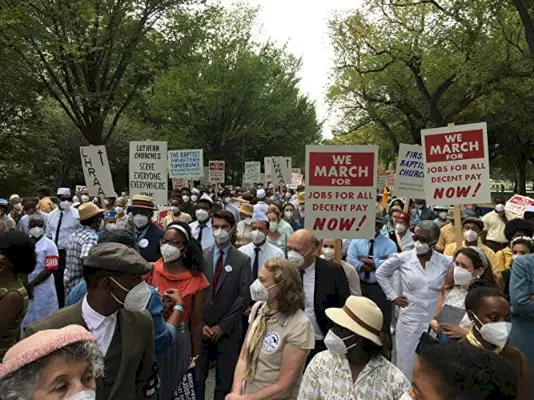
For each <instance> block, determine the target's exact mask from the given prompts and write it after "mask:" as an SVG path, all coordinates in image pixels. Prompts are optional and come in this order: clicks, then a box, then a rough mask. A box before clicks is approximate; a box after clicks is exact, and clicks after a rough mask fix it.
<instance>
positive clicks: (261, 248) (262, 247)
mask: <svg viewBox="0 0 534 400" xmlns="http://www.w3.org/2000/svg"><path fill="white" fill-rule="evenodd" d="M268 247H269V242H267V239H265V242H264V243H263V244H262V245H261V246H256V245H254V247H253V249H258V248H259V249H260V251H263V252H266V251H267V248H268Z"/></svg>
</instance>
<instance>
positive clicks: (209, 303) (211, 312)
mask: <svg viewBox="0 0 534 400" xmlns="http://www.w3.org/2000/svg"><path fill="white" fill-rule="evenodd" d="M235 227H236V222H235V217H234V215H233V214H232V213H231V212H229V211H224V210H223V211H219V212H217V213H215V214H214V215H213V217H212V232H213V239H214V241H215V246H214V247H211V248H209V249H207V250H205V251H204V260H205V262H206V269H205V271H204V273H205V275H206V278H208V281H209V282H210V287H209V288H208V290H207V293H206V303H205V308H204V322H205V325H204V328H203V329H202V338H203V348H202V355H201V361H200V362H201V368H200V370H201V375H202V376H200V377H199V379H198V381H199V389H200V396H199V397H200V399H204V398H205V397H209V396H205V381H206V378H207V376H208V372H209V363H210V360H216V361H217V378H216V382H217V384H216V386H215V397H214V399H215V400H224V398H225V397H226V395H227V394H228V393H230V391H231V389H232V383H233V377H234V369H235V365H236V364H237V360H238V358H239V351H240V346H239V345H240V340H241V335H242V329H243V324H242V320H241V316H242V315H243V313H244V311H245V307H246V305H247V304H248V302H249V300H250V290H249V286H250V285H251V284H252V264H251V260H250V257H248V256H247V255H245V254H243V253H241V252H240V251H239V250H237V249H236V248H235V247H234V245H233V241H234V240H233V239H235Z"/></svg>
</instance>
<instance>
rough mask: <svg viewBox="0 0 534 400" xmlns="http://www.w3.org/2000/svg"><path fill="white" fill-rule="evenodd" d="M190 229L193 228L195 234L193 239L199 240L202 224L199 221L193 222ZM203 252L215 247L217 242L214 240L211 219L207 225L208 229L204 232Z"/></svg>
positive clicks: (192, 231)
mask: <svg viewBox="0 0 534 400" xmlns="http://www.w3.org/2000/svg"><path fill="white" fill-rule="evenodd" d="M189 227H190V228H191V233H192V234H193V237H194V238H195V239H198V235H199V234H200V224H199V222H198V221H195V222H191V223H190V224H189ZM200 244H201V245H202V250H207V249H209V248H210V247H213V246H215V240H214V239H213V233H212V232H211V218H210V220H209V221H208V222H207V223H206V227H205V228H204V229H203V231H202V243H200Z"/></svg>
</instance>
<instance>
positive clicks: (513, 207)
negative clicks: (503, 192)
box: [504, 194, 534, 218]
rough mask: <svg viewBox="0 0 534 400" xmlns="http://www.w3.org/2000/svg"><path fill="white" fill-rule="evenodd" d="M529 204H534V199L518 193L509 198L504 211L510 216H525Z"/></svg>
mask: <svg viewBox="0 0 534 400" xmlns="http://www.w3.org/2000/svg"><path fill="white" fill-rule="evenodd" d="M528 206H534V199H531V198H530V197H526V196H521V195H519V194H516V195H514V196H512V198H511V199H510V200H508V202H507V203H506V206H505V207H504V211H506V215H507V216H508V217H509V218H510V217H512V218H523V214H524V213H525V209H526V208H527V207H528Z"/></svg>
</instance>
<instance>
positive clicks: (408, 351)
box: [362, 221, 454, 381]
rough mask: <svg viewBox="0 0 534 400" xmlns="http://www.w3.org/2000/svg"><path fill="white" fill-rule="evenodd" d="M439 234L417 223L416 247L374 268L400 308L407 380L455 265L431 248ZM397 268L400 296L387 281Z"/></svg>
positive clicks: (401, 363)
mask: <svg viewBox="0 0 534 400" xmlns="http://www.w3.org/2000/svg"><path fill="white" fill-rule="evenodd" d="M438 237H439V227H438V226H437V225H436V224H435V223H434V222H432V221H422V222H420V223H419V225H418V226H417V227H416V228H415V234H414V238H413V239H414V240H415V248H414V249H413V250H410V251H405V252H403V253H399V254H396V255H394V256H392V257H390V258H389V259H388V260H386V261H385V262H384V263H383V264H382V265H381V266H380V268H378V269H377V271H376V280H377V281H378V284H379V285H380V287H381V288H382V290H383V291H384V293H385V294H386V297H387V299H388V300H390V301H393V302H394V303H395V304H396V305H398V306H399V307H401V310H400V313H399V319H398V321H397V327H396V335H395V338H396V348H397V366H398V367H399V369H400V370H401V371H402V372H404V375H406V376H407V377H408V379H409V380H410V381H411V380H412V365H413V363H414V360H415V349H416V348H417V345H418V343H419V338H420V337H421V334H422V333H423V332H425V331H426V330H427V329H428V325H429V324H430V321H431V320H432V318H433V317H434V312H435V310H436V305H437V303H438V297H439V291H440V290H441V287H442V285H443V283H444V282H445V278H446V276H447V273H448V271H449V270H451V269H452V268H453V267H454V262H453V261H452V260H451V259H450V258H449V257H445V256H443V255H442V254H439V253H438V252H436V251H434V246H435V245H436V243H437V241H438ZM396 271H399V277H400V280H401V282H402V290H403V293H404V295H402V296H399V294H397V292H396V291H395V290H394V289H393V287H392V286H391V284H390V279H391V277H392V276H393V275H394V274H395V272H396ZM362 289H363V287H362ZM388 328H389V326H388Z"/></svg>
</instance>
